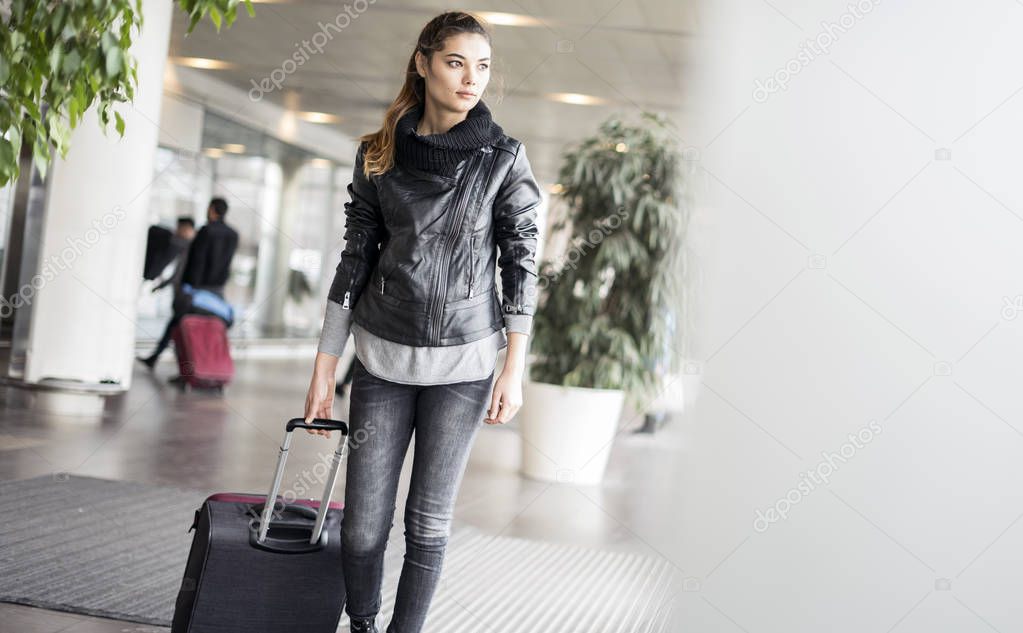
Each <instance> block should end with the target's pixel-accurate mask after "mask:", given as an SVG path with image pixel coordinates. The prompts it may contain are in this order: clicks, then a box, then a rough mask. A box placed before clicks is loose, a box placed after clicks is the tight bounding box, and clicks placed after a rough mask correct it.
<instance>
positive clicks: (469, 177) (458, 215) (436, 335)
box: [430, 148, 493, 346]
mask: <svg viewBox="0 0 1023 633" xmlns="http://www.w3.org/2000/svg"><path fill="white" fill-rule="evenodd" d="M489 151H493V150H492V149H490V148H483V149H480V150H479V151H477V152H475V153H473V155H472V158H471V161H472V163H471V164H470V165H469V167H468V169H467V172H466V174H465V181H464V182H463V184H462V192H461V197H460V198H459V200H458V206H457V207H455V217H454V218H453V219H452V221H451V229H450V232H449V233H448V239H447V241H446V242H445V243H444V252H443V257H442V259H441V272H440V274H439V275H438V276H437V279H438V281H439V285H440V287H439V288H438V292H436V293H434V295H435V296H436V298H435V299H434V304H433V306H432V310H431V311H430V324H431V326H432V327H431V333H430V334H431V336H430V341H431V342H430V344H431V345H434V346H436V345H440V326H441V318H442V317H443V313H444V304H445V303H446V302H447V291H448V267H449V265H450V263H451V247H452V244H453V242H454V239H455V237H456V236H457V235H458V234H459V232H460V231H461V224H462V217H463V216H464V214H465V209H466V207H467V206H468V204H469V197H470V196H469V194H470V193H471V192H472V190H473V188H474V187H475V186H476V177H477V176H478V174H479V170H480V165H482V164H483V156H484V155H485V154H487V153H488V152H489ZM438 295H439V296H438Z"/></svg>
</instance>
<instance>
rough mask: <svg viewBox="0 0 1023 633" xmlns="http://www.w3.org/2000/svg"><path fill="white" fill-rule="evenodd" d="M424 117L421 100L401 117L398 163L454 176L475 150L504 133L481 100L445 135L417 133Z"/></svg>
mask: <svg viewBox="0 0 1023 633" xmlns="http://www.w3.org/2000/svg"><path fill="white" fill-rule="evenodd" d="M422 117H423V104H422V103H418V104H416V105H415V106H413V107H412V109H411V110H409V111H408V112H406V113H405V114H404V115H402V116H401V117H400V118H399V119H398V122H397V124H396V126H395V136H394V140H395V143H394V145H395V160H396V161H397V163H398V164H399V165H402V166H404V167H414V168H416V169H421V170H423V171H428V172H431V173H437V174H442V175H445V176H451V175H454V173H455V169H456V168H457V167H458V164H459V163H461V162H462V161H463V160H464V159H466V158H468V157H469V156H470V155H471V154H472V153H473V152H475V151H476V150H478V149H479V148H481V147H485V146H487V145H492V144H494V143H496V142H497V141H498V140H499V139H500V138H501V137H502V136H503V135H504V130H502V129H501V126H500V125H498V124H497V123H496V122H495V121H494V119H493V118H492V117H491V114H490V108H488V107H487V105H486V104H485V103H484V102H483V100H482V99H480V101H479V102H477V103H476V105H475V106H474V107H473V108H472V109H471V110H469V112H468V113H467V114H466V117H465V120H463V121H460V122H459V123H457V124H455V125H454V126H452V127H451V129H450V130H448V131H447V132H444V133H443V134H426V135H420V134H418V133H417V132H416V126H417V125H418V124H419V121H420V120H421V119H422Z"/></svg>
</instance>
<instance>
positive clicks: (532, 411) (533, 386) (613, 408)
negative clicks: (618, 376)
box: [516, 381, 625, 485]
mask: <svg viewBox="0 0 1023 633" xmlns="http://www.w3.org/2000/svg"><path fill="white" fill-rule="evenodd" d="M522 400H523V402H522V407H521V408H520V409H519V413H518V415H517V416H516V418H518V422H519V425H520V427H521V431H522V474H523V475H525V476H526V477H529V478H531V479H539V480H541V481H554V482H561V483H575V484H582V485H590V484H596V483H599V482H600V481H601V479H602V478H603V477H604V468H605V467H606V466H607V459H608V456H609V455H610V454H611V446H612V444H613V443H614V437H615V433H616V432H617V430H618V420H619V418H620V417H621V414H622V407H623V406H624V404H625V392H624V391H622V390H620V389H589V388H585V387H563V386H561V385H551V384H547V383H542V382H530V381H527V382H526V383H525V385H523V395H522Z"/></svg>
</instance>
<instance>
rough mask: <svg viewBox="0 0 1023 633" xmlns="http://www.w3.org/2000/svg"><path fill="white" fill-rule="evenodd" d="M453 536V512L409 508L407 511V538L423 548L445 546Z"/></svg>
mask: <svg viewBox="0 0 1023 633" xmlns="http://www.w3.org/2000/svg"><path fill="white" fill-rule="evenodd" d="M449 536H451V514H450V513H448V514H435V513H430V512H423V511H421V510H415V509H412V508H409V509H407V510H406V511H405V539H406V540H407V541H408V542H410V543H412V544H414V545H417V546H419V547H421V548H428V547H443V546H444V545H446V544H447V541H448V537H449Z"/></svg>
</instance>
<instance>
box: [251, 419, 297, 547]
mask: <svg viewBox="0 0 1023 633" xmlns="http://www.w3.org/2000/svg"><path fill="white" fill-rule="evenodd" d="M291 433H292V432H291V431H285V432H284V442H283V443H282V444H281V450H280V452H279V453H278V454H277V470H276V471H274V479H273V483H272V484H270V493H269V494H267V496H266V502H265V503H264V504H263V516H262V517H261V518H260V520H259V537H258V538H257V539H256V540H257V541H258V542H260V543H262V542H263V541H264V540H266V532H267V530H269V529H270V517H271V516H273V512H274V506H276V505H277V491H278V490H279V489H280V487H281V479H282V478H283V477H284V464H285V463H287V461H288V448H289V447H290V446H291Z"/></svg>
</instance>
